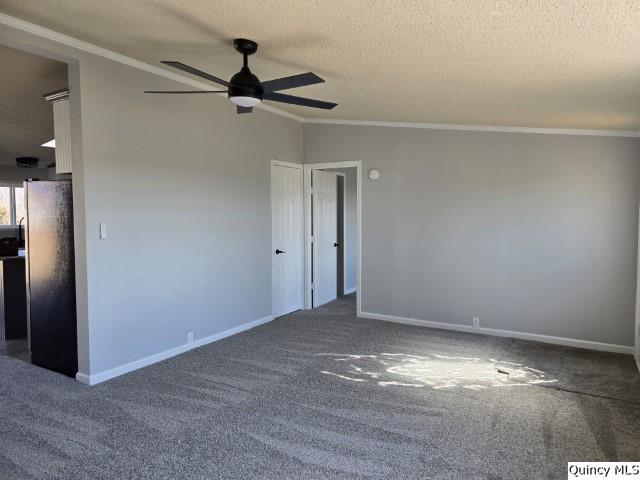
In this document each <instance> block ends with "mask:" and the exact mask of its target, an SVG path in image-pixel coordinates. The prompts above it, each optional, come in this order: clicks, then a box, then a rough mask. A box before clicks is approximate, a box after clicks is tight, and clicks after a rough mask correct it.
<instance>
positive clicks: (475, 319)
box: [473, 317, 480, 328]
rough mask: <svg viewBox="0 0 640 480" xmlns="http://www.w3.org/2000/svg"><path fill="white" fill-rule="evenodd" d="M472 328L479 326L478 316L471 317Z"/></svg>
mask: <svg viewBox="0 0 640 480" xmlns="http://www.w3.org/2000/svg"><path fill="white" fill-rule="evenodd" d="M473 328H480V317H473Z"/></svg>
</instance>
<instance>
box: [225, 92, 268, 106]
mask: <svg viewBox="0 0 640 480" xmlns="http://www.w3.org/2000/svg"><path fill="white" fill-rule="evenodd" d="M229 100H231V102H232V103H235V104H236V105H238V106H239V107H255V106H257V105H260V103H262V100H260V99H259V98H257V97H247V96H244V95H238V96H235V97H229Z"/></svg>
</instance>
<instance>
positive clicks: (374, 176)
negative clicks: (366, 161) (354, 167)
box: [369, 168, 380, 180]
mask: <svg viewBox="0 0 640 480" xmlns="http://www.w3.org/2000/svg"><path fill="white" fill-rule="evenodd" d="M369 178H370V179H371V180H377V179H379V178H380V170H378V169H376V168H372V169H371V170H369Z"/></svg>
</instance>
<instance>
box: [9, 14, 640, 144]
mask: <svg viewBox="0 0 640 480" xmlns="http://www.w3.org/2000/svg"><path fill="white" fill-rule="evenodd" d="M0 25H6V26H8V27H13V28H15V29H17V30H21V31H23V32H27V33H30V34H32V35H35V36H37V37H41V38H46V39H48V40H51V41H54V42H56V43H59V44H62V45H66V46H68V47H71V48H75V49H76V50H80V51H83V52H87V53H91V54H93V55H97V56H99V57H103V58H107V59H109V60H112V61H114V62H118V63H122V64H124V65H127V66H129V67H133V68H137V69H139V70H143V71H145V72H149V73H153V74H155V75H158V76H160V77H164V78H167V79H169V80H173V81H176V82H180V83H182V84H184V85H189V86H191V87H194V88H199V89H203V90H208V89H210V88H211V85H210V84H208V83H204V82H201V81H199V80H194V79H192V78H189V77H185V76H183V75H180V74H178V73H174V72H171V71H169V70H165V69H164V68H162V67H158V66H155V65H151V64H149V63H145V62H142V61H140V60H136V59H135V58H131V57H127V56H126V55H122V54H120V53H116V52H114V51H112V50H108V49H106V48H103V47H99V46H97V45H94V44H92V43H89V42H85V41H83V40H78V39H77V38H74V37H70V36H69V35H65V34H63V33H59V32H56V31H54V30H50V29H48V28H45V27H41V26H40V25H36V24H34V23H30V22H27V21H25V20H21V19H19V18H16V17H12V16H11V15H6V14H4V13H0ZM221 95H224V94H221ZM255 108H260V109H262V110H265V111H267V112H271V113H274V114H276V115H280V116H282V117H285V118H289V119H291V120H296V121H298V122H302V123H310V124H325V125H352V126H361V127H391V128H422V129H428V130H462V131H471V132H501V133H535V134H544V135H583V136H596V137H631V138H640V130H591V129H582V128H537V127H507V126H499V125H465V124H453V123H420V122H386V121H370V120H343V119H337V118H336V119H333V118H314V117H301V116H299V115H295V114H293V113H289V112H287V111H284V110H281V109H279V108H277V107H273V106H271V105H266V104H264V103H261V104H260V105H258V106H257V107H255Z"/></svg>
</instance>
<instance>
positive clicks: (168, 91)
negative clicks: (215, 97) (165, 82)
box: [144, 90, 227, 93]
mask: <svg viewBox="0 0 640 480" xmlns="http://www.w3.org/2000/svg"><path fill="white" fill-rule="evenodd" d="M144 93H227V90H145V91H144Z"/></svg>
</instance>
